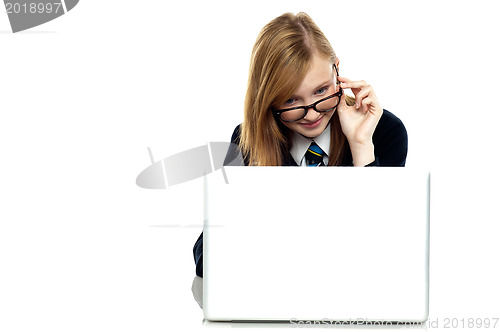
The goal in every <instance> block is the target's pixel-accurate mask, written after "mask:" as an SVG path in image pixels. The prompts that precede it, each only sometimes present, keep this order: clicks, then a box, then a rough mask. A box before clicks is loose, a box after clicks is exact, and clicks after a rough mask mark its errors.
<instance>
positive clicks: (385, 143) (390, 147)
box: [193, 110, 408, 277]
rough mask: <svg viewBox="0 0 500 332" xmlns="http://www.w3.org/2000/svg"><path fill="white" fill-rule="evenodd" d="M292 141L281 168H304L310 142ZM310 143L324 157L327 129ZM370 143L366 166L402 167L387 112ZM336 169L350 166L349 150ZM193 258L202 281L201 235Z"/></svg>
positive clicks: (396, 131)
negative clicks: (372, 152)
mask: <svg viewBox="0 0 500 332" xmlns="http://www.w3.org/2000/svg"><path fill="white" fill-rule="evenodd" d="M239 140H240V125H238V126H237V127H236V129H235V130H234V132H233V135H232V137H231V143H234V144H236V145H238V144H239ZM292 141H293V144H292V148H291V149H290V151H288V152H287V153H285V154H284V155H283V165H282V166H299V165H300V166H305V164H306V162H305V158H304V155H305V153H306V150H307V148H308V147H309V145H310V143H311V141H312V140H311V139H309V138H305V137H303V136H301V135H300V134H297V133H295V132H294V133H293V136H292ZM314 142H316V144H318V146H319V147H320V148H321V149H322V150H323V151H325V152H326V153H328V151H330V129H329V128H328V127H327V128H326V129H325V130H324V131H323V133H322V134H321V135H319V136H318V137H315V138H314ZM372 142H373V145H374V148H375V160H374V161H373V162H372V163H370V164H368V165H366V166H405V163H406V155H407V152H408V135H407V132H406V128H405V126H404V124H403V122H401V120H400V119H399V118H398V117H396V116H395V115H394V114H392V113H391V112H389V111H387V110H384V111H383V114H382V117H381V118H380V121H379V123H378V124H377V127H376V128H375V132H374V133H373V137H372ZM323 163H324V164H325V165H327V164H328V155H327V154H325V156H323ZM245 166H248V162H247V161H245ZM340 166H353V162H352V155H351V151H350V149H349V148H348V149H347V153H346V155H345V157H344V159H343V161H342V163H341V165H340ZM193 255H194V260H195V263H196V275H197V276H199V277H203V232H202V233H201V234H200V236H199V237H198V240H197V241H196V243H195V245H194V247H193Z"/></svg>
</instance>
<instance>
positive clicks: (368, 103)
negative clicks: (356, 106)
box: [361, 96, 374, 113]
mask: <svg viewBox="0 0 500 332" xmlns="http://www.w3.org/2000/svg"><path fill="white" fill-rule="evenodd" d="M373 102H374V100H373V98H372V97H371V96H368V97H366V98H364V99H363V101H362V102H361V109H362V110H363V112H364V113H367V112H368V111H369V110H370V109H371V108H373V106H374V105H373Z"/></svg>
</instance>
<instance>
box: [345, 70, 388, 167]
mask: <svg viewBox="0 0 500 332" xmlns="http://www.w3.org/2000/svg"><path fill="white" fill-rule="evenodd" d="M338 80H339V81H340V82H341V84H340V87H341V88H342V89H351V91H352V92H353V93H354V96H355V99H356V105H354V106H348V105H347V104H346V101H345V94H343V95H342V98H341V100H340V104H339V106H338V113H339V119H340V125H341V126H342V132H343V133H344V135H345V136H346V137H347V140H348V142H349V146H350V148H351V152H352V157H353V162H354V165H355V166H358V165H360V166H364V165H366V164H369V163H370V162H372V161H374V160H375V155H374V147H373V143H372V136H373V132H374V131H375V128H376V127H377V124H378V122H379V120H380V117H381V116H382V113H383V111H382V107H380V104H379V102H378V99H377V96H376V94H375V91H373V88H372V87H371V86H370V85H367V84H366V82H365V81H351V80H350V79H348V78H345V77H339V78H338ZM363 164H364V165H363Z"/></svg>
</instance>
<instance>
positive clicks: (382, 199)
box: [203, 167, 430, 323]
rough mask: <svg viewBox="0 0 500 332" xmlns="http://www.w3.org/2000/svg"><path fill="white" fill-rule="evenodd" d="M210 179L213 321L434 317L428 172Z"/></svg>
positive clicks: (232, 173) (250, 174)
mask: <svg viewBox="0 0 500 332" xmlns="http://www.w3.org/2000/svg"><path fill="white" fill-rule="evenodd" d="M226 180H227V183H226ZM205 181H206V192H205V199H206V202H205V203H206V221H205V227H204V248H203V250H204V271H203V275H204V278H203V279H204V280H203V287H204V289H203V302H204V303H203V311H204V316H205V318H206V319H208V320H212V321H262V320H264V321H266V320H267V321H289V322H292V323H293V322H294V321H296V322H297V321H301V320H317V321H320V320H325V319H326V320H330V321H354V320H358V321H359V320H366V321H391V322H396V321H401V322H403V321H425V320H426V319H427V317H428V276H429V270H428V266H429V264H428V257H429V186H430V175H429V173H428V172H427V171H422V170H415V169H410V168H390V167H372V168H357V167H314V168H313V167H225V177H223V176H222V175H221V172H215V173H211V174H209V175H207V176H206V179H205Z"/></svg>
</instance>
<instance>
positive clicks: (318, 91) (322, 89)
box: [316, 88, 326, 95]
mask: <svg viewBox="0 0 500 332" xmlns="http://www.w3.org/2000/svg"><path fill="white" fill-rule="evenodd" d="M325 92H326V88H321V89H318V90H316V94H317V95H322V94H323V93H325Z"/></svg>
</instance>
